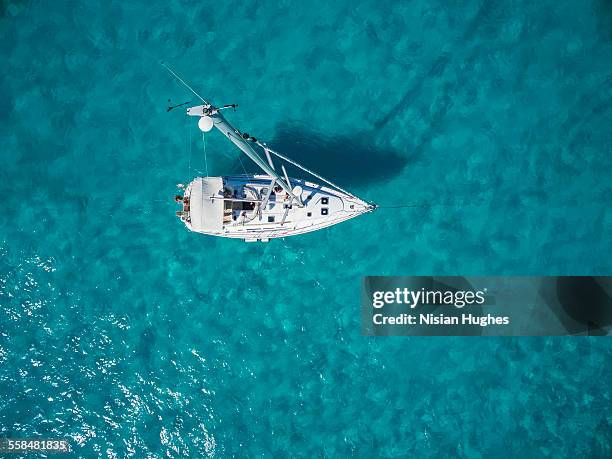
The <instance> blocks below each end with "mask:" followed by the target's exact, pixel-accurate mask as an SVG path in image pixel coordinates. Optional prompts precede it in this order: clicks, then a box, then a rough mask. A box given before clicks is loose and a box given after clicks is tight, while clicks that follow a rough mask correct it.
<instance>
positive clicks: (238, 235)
mask: <svg viewBox="0 0 612 459" xmlns="http://www.w3.org/2000/svg"><path fill="white" fill-rule="evenodd" d="M162 65H164V67H166V68H167V69H168V71H169V72H170V73H171V74H172V75H173V76H174V77H175V78H177V79H178V80H179V81H180V82H181V83H182V84H183V85H185V86H186V87H187V88H188V89H189V90H190V91H191V92H192V93H193V94H195V95H196V96H197V97H198V98H199V99H200V100H201V101H202V104H201V105H197V106H193V107H189V108H187V115H188V116H191V117H196V118H198V127H199V128H200V130H201V131H202V132H204V133H207V132H210V131H211V130H212V129H213V128H216V129H217V130H219V132H221V134H222V135H223V136H225V137H227V139H228V140H229V141H230V142H232V143H233V144H234V145H235V146H237V147H238V148H239V149H240V150H241V152H242V153H244V154H245V155H246V156H247V157H248V158H249V159H251V160H252V161H253V162H254V163H255V164H256V165H257V166H259V168H260V169H261V170H262V173H261V174H252V175H251V174H243V175H227V176H223V177H197V178H195V179H193V180H192V181H191V182H190V183H189V184H188V185H186V186H185V185H180V184H179V185H178V186H179V188H180V189H181V190H182V192H183V195H182V196H181V195H176V196H175V200H176V201H177V202H178V203H179V204H180V205H181V209H180V210H179V211H177V212H176V215H177V217H178V218H179V219H180V220H181V221H182V222H183V223H184V224H185V226H186V227H187V228H188V229H189V230H190V231H194V232H197V233H203V234H208V235H211V236H220V237H227V238H235V239H243V240H245V241H247V242H255V241H261V242H268V241H269V240H270V239H274V238H280V237H287V236H295V235H298V234H304V233H309V232H311V231H316V230H320V229H323V228H327V227H329V226H333V225H336V224H338V223H341V222H344V221H347V220H350V219H352V218H355V217H358V216H359V215H363V214H365V213H368V212H372V211H373V210H374V209H376V207H377V206H376V205H375V204H372V203H368V202H366V201H365V200H363V199H360V198H358V197H357V196H355V195H354V194H352V193H349V192H348V191H346V190H344V189H342V188H341V187H339V186H338V185H336V184H334V183H333V182H331V181H329V180H327V179H325V178H323V177H322V176H320V175H319V174H317V173H315V172H313V171H312V170H310V169H307V168H306V167H304V166H302V165H300V164H298V163H297V162H295V161H293V160H292V159H290V158H288V157H287V156H285V155H283V154H281V153H279V152H277V151H274V150H272V149H271V148H269V147H268V146H267V145H266V144H265V143H263V142H261V141H259V140H258V139H257V138H255V137H253V136H251V135H249V134H247V133H243V132H240V131H239V130H238V129H236V128H235V127H233V126H232V125H231V124H230V123H229V122H228V121H227V120H226V118H225V117H224V116H223V114H222V113H221V111H222V110H224V109H226V108H230V107H233V108H234V109H235V105H225V106H221V107H216V106H214V105H213V104H211V103H209V102H207V101H206V100H205V99H203V98H202V97H201V96H200V95H199V94H198V93H197V92H195V91H194V90H193V88H191V87H190V86H189V85H188V84H187V83H185V82H184V81H183V80H182V79H181V78H180V77H179V76H178V75H177V74H176V73H175V72H174V71H173V70H172V69H170V68H169V67H168V66H167V65H165V64H162ZM256 149H257V150H259V151H261V152H262V153H263V155H264V156H265V160H264V159H263V158H262V156H260V154H258V153H257V151H256ZM272 156H275V157H276V158H278V159H279V160H281V161H284V162H287V163H289V164H291V165H293V166H295V167H297V168H298V169H300V170H301V171H303V172H305V173H306V174H308V175H310V176H312V177H314V179H316V180H318V181H319V182H320V183H318V182H315V181H309V180H306V179H302V178H293V177H289V176H288V174H287V170H286V169H285V166H284V164H282V163H281V164H280V171H279V169H278V168H277V165H275V164H274V162H273V161H272Z"/></svg>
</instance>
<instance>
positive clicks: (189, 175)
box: [187, 123, 192, 180]
mask: <svg viewBox="0 0 612 459" xmlns="http://www.w3.org/2000/svg"><path fill="white" fill-rule="evenodd" d="M191 144H192V142H191V123H189V174H188V175H187V177H189V180H191Z"/></svg>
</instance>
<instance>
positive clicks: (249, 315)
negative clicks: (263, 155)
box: [0, 0, 612, 458]
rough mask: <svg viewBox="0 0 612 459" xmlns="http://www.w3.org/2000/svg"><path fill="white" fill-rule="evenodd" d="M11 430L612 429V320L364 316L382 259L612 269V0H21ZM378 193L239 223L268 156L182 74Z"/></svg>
mask: <svg viewBox="0 0 612 459" xmlns="http://www.w3.org/2000/svg"><path fill="white" fill-rule="evenodd" d="M0 56H1V57H2V74H1V76H0V102H1V104H2V106H1V108H0V257H1V258H0V438H7V437H11V438H27V437H41V438H65V439H68V440H69V441H70V443H71V444H72V447H73V451H74V453H73V456H75V457H108V458H114V457H116V458H123V457H138V458H141V457H151V458H153V457H159V458H161V457H187V456H191V457H219V458H221V457H278V458H281V457H309V458H311V457H330V458H331V457H352V456H354V457H363V458H372V457H384V458H390V457H436V458H437V457H463V458H480V457H482V458H485V457H486V458H505V457H538V458H540V457H555V458H556V457H602V458H604V457H605V458H608V457H612V414H611V410H610V409H611V408H612V384H611V383H612V366H611V365H610V361H611V358H612V344H611V343H610V341H609V339H607V338H514V339H507V338H487V339H485V338H418V337H414V338H377V339H374V338H367V337H364V336H361V333H360V323H359V320H360V312H359V289H360V282H361V278H362V276H365V275H418V274H421V275H430V274H434V275H454V274H457V275H530V274H534V275H535V274H537V275H544V274H550V275H559V274H588V275H591V274H593V275H595V274H598V275H605V274H611V272H612V257H611V255H612V242H611V238H610V235H611V233H612V213H611V212H610V208H611V204H612V129H611V126H612V2H610V1H608V0H584V1H577V0H573V1H572V0H562V1H558V0H555V1H553V0H542V1H536V2H533V1H527V0H499V1H486V0H464V1H457V0H444V1H442V0H427V1H425V0H414V1H411V2H398V1H393V2H392V1H358V2H352V1H346V0H338V1H335V2H328V1H321V2H312V1H311V2H297V1H295V2H291V1H283V0H280V1H279V0H277V1H266V2H264V1H245V2H232V1H230V2H187V1H183V0H172V1H165V2H155V1H148V2H140V1H139V2H137V1H124V2H112V1H109V2H98V1H83V2H76V1H63V2H41V1H18V0H8V1H3V2H1V3H0ZM162 60H163V61H165V62H168V63H170V65H172V66H173V67H174V68H175V69H176V70H177V71H179V72H180V73H181V74H182V75H183V76H184V77H185V78H186V79H187V80H189V81H190V82H192V83H193V85H194V87H195V88H196V89H197V90H198V91H199V92H200V93H201V94H202V95H203V96H204V97H207V98H210V99H211V100H212V101H214V102H215V103H217V104H226V103H238V104H239V108H238V110H237V111H236V113H231V112H230V113H228V118H229V119H230V120H231V121H232V122H234V123H235V125H236V126H237V127H238V128H240V129H242V130H243V131H247V132H249V133H251V134H253V135H255V136H257V137H258V138H261V139H263V140H265V141H268V142H269V143H270V144H271V145H273V146H275V147H276V148H277V149H279V150H280V151H282V152H283V153H285V154H287V155H288V156H290V157H293V158H295V159H297V160H298V161H301V162H303V163H304V164H305V165H306V166H309V167H311V168H313V169H315V170H317V171H318V172H320V173H321V174H323V175H324V176H328V177H329V178H331V179H333V180H336V181H337V182H338V183H339V184H340V185H342V186H344V187H347V188H349V189H350V190H352V191H353V192H355V193H356V194H358V195H360V196H362V197H364V198H366V199H368V200H371V201H374V202H377V203H378V204H380V205H383V206H393V205H401V204H406V203H416V204H422V205H421V206H420V207H413V208H404V209H380V210H378V211H376V212H374V213H372V214H368V215H365V216H363V217H360V218H357V219H354V220H351V221H350V222H347V223H343V224H341V225H338V226H335V227H332V228H329V229H326V230H322V231H318V232H314V233H311V234H308V235H304V236H299V237H294V238H287V239H282V240H274V241H271V242H270V243H268V244H246V243H244V242H243V241H234V240H226V239H220V238H213V237H207V236H202V235H198V234H195V233H190V232H188V231H187V230H186V229H185V228H184V226H183V225H182V224H181V223H180V221H178V219H176V217H175V216H174V211H175V210H176V206H175V203H174V202H173V200H172V197H173V195H174V193H175V191H176V184H177V183H187V182H188V181H189V180H191V179H192V178H193V177H195V176H198V175H206V172H208V173H209V175H223V174H227V173H230V172H241V171H242V170H243V169H242V168H243V167H244V168H246V169H247V170H248V171H250V172H253V171H255V170H256V169H255V167H254V166H253V165H251V164H248V159H247V158H242V162H241V160H240V159H239V155H238V152H237V150H236V149H235V148H234V147H233V145H231V144H230V143H229V142H227V140H225V139H224V138H223V137H222V136H220V135H219V134H218V133H210V134H209V135H207V137H206V138H205V139H203V138H202V133H201V132H200V131H198V129H197V126H196V125H195V121H194V120H193V119H192V118H187V117H185V116H184V113H183V108H180V109H176V110H173V111H171V112H167V111H166V107H167V105H168V99H169V98H170V99H172V103H182V102H185V101H188V100H190V99H193V97H192V95H191V94H190V93H189V92H188V91H186V90H185V89H184V88H183V87H181V86H180V85H179V84H177V82H176V81H174V80H173V79H172V78H170V77H169V75H168V74H167V72H166V71H165V69H164V68H163V67H161V66H160V65H159V62H160V61H162Z"/></svg>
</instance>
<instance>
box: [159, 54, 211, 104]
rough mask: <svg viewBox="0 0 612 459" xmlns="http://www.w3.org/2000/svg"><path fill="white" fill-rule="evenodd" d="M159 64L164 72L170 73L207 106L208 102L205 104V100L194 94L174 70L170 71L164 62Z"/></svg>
mask: <svg viewBox="0 0 612 459" xmlns="http://www.w3.org/2000/svg"><path fill="white" fill-rule="evenodd" d="M160 64H161V66H162V67H164V68H165V69H166V70H168V72H170V73H171V74H172V75H173V76H174V78H176V79H177V80H178V81H180V82H181V83H182V84H183V86H185V87H186V88H187V89H189V90H190V91H191V92H192V93H194V94H195V95H196V96H197V98H198V99H200V100H201V101H202V102H204V103H205V104H208V102H206V100H204V98H203V97H202V96H201V95H199V94H198V93H197V92H195V90H194V89H193V88H192V87H191V86H189V85H188V84H187V83H185V81H184V80H183V79H182V78H181V77H180V76H178V75H177V74H176V72H175V71H174V70H172V69H171V68H170V66H169V65H168V64H166V63H165V62H164V61H161V62H160ZM208 105H209V104H208Z"/></svg>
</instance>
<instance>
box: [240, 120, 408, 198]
mask: <svg viewBox="0 0 612 459" xmlns="http://www.w3.org/2000/svg"><path fill="white" fill-rule="evenodd" d="M368 137H369V135H368V134H367V133H365V132H357V133H355V134H354V135H350V136H348V135H346V136H345V135H339V136H328V135H325V134H322V133H319V132H316V131H313V130H311V129H309V128H308V127H306V126H304V125H303V124H301V123H282V124H280V125H279V126H278V127H277V129H276V134H275V136H274V138H273V139H272V140H271V141H269V142H268V145H269V146H270V147H271V148H273V149H274V150H278V151H283V152H287V153H288V154H290V155H291V158H292V159H294V160H295V161H297V162H298V163H300V164H303V165H304V166H306V167H308V168H310V169H314V170H316V171H317V172H318V173H320V174H321V175H322V176H324V177H333V180H334V181H336V182H337V183H339V184H342V185H344V186H347V187H350V186H353V187H361V186H367V185H370V184H372V183H375V182H379V181H383V180H389V179H390V178H392V177H394V176H396V175H399V174H400V173H401V171H402V170H403V168H404V167H405V166H406V164H407V162H408V158H407V157H405V156H403V155H401V154H400V153H399V152H397V151H395V150H393V149H389V148H383V147H380V146H378V145H375V144H374V143H373V142H371V141H368V140H367V139H368ZM240 167H241V166H240V165H239V164H238V168H240ZM290 168H291V167H290V166H289V167H287V170H288V171H290ZM291 169H292V168H291ZM291 172H292V171H290V175H291Z"/></svg>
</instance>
